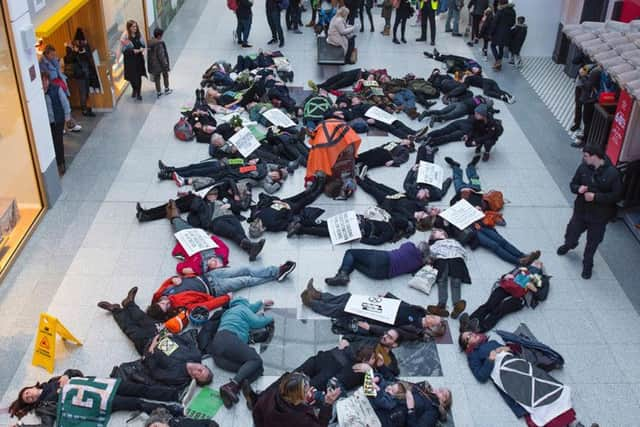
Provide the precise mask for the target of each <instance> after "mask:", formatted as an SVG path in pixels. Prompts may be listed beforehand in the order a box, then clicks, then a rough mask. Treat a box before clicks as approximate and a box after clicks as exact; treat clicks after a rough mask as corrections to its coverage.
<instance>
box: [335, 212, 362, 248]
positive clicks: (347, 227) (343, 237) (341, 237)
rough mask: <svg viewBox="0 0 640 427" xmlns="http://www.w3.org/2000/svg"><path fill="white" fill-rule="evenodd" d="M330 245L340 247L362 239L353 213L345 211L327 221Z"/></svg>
mask: <svg viewBox="0 0 640 427" xmlns="http://www.w3.org/2000/svg"><path fill="white" fill-rule="evenodd" d="M327 226H328V227H329V237H331V243H332V244H334V245H340V244H342V243H347V242H350V241H352V240H357V239H359V238H361V237H362V233H361V232H360V226H359V225H358V218H357V216H356V212H355V211H347V212H343V213H340V214H338V215H335V216H332V217H331V218H329V219H327Z"/></svg>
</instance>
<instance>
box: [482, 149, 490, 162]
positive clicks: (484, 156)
mask: <svg viewBox="0 0 640 427" xmlns="http://www.w3.org/2000/svg"><path fill="white" fill-rule="evenodd" d="M490 158H491V153H489V152H488V151H485V152H484V153H482V161H483V162H488V161H489V159H490Z"/></svg>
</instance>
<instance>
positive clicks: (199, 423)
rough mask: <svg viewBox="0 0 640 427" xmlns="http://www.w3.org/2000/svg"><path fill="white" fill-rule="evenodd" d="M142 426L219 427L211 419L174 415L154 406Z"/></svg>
mask: <svg viewBox="0 0 640 427" xmlns="http://www.w3.org/2000/svg"><path fill="white" fill-rule="evenodd" d="M144 427H220V425H219V424H218V423H217V422H215V421H213V420H194V419H191V418H185V417H175V416H173V415H171V414H170V413H169V412H168V411H167V410H165V409H164V408H156V409H154V410H153V411H152V412H151V414H150V415H149V418H148V419H147V420H146V421H145V422H144Z"/></svg>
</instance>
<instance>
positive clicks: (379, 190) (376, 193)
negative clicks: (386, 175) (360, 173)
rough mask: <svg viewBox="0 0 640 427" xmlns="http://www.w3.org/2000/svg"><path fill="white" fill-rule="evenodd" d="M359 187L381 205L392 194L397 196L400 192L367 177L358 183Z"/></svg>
mask: <svg viewBox="0 0 640 427" xmlns="http://www.w3.org/2000/svg"><path fill="white" fill-rule="evenodd" d="M358 186H359V187H360V188H362V190H363V191H364V192H365V193H367V194H369V195H370V196H371V197H373V198H374V199H376V203H378V204H381V203H382V202H384V201H385V200H386V198H387V196H390V195H392V194H397V193H398V192H399V191H398V190H395V189H393V188H391V187H388V186H386V185H384V184H380V183H379V182H376V181H374V180H372V179H371V178H369V177H368V176H366V177H365V178H364V179H363V180H360V181H358Z"/></svg>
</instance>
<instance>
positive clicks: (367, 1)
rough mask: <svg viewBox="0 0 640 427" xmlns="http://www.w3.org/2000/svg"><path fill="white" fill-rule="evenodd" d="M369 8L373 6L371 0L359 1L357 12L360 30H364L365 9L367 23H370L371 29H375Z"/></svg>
mask: <svg viewBox="0 0 640 427" xmlns="http://www.w3.org/2000/svg"><path fill="white" fill-rule="evenodd" d="M371 8H373V0H363V1H361V2H360V7H359V8H358V13H359V15H360V27H361V28H362V30H364V12H365V11H366V12H367V16H368V17H369V25H371V31H375V30H374V29H373V16H372V15H371ZM362 30H361V31H362Z"/></svg>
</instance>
